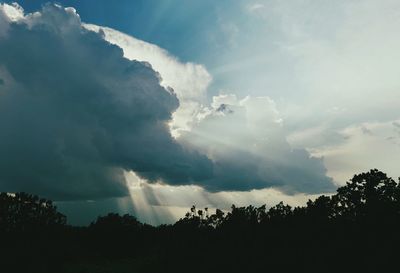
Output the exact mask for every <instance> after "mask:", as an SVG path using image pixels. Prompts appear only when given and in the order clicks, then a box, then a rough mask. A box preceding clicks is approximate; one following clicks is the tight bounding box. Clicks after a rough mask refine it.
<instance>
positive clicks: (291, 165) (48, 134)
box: [0, 5, 333, 200]
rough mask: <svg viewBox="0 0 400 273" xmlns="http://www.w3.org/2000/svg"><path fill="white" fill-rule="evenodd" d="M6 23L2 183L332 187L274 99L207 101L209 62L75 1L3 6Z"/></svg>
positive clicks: (91, 193)
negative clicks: (98, 21) (84, 12)
mask: <svg viewBox="0 0 400 273" xmlns="http://www.w3.org/2000/svg"><path fill="white" fill-rule="evenodd" d="M0 25H1V26H0V124H1V130H0V155H1V156H0V170H1V171H0V190H1V191H21V190H22V191H28V192H32V193H36V194H40V195H43V196H47V197H50V198H53V199H58V200H61V199H63V200H69V199H96V198H104V197H116V196H124V195H127V194H128V193H129V191H128V189H127V183H126V181H125V179H126V176H125V174H126V172H127V171H133V172H134V173H136V174H137V175H138V176H140V177H141V178H143V179H145V180H146V181H147V182H149V183H152V182H158V181H161V182H164V183H167V184H170V185H188V184H197V185H199V186H201V187H203V188H204V189H206V190H208V191H213V192H217V191H235V190H239V191H248V190H252V189H263V188H270V187H274V188H278V189H280V190H281V191H284V192H285V193H290V194H292V193H296V192H304V193H317V192H326V191H330V190H332V189H333V184H332V181H331V179H329V178H327V177H326V170H325V168H324V166H323V163H322V160H321V159H319V158H313V157H311V156H310V154H309V153H308V152H306V151H305V150H302V149H297V150H293V149H292V148H291V147H290V145H289V143H288V142H287V141H286V136H285V134H284V130H282V126H281V120H280V118H279V114H278V112H277V110H276V108H275V105H274V103H273V101H272V100H270V99H269V98H247V99H245V100H242V101H239V100H238V99H237V98H236V97H234V96H219V97H215V98H214V101H213V103H212V105H211V108H207V107H205V106H204V105H203V104H205V103H206V89H207V86H208V84H209V83H210V81H211V76H210V75H209V74H208V72H207V70H206V69H205V68H204V67H202V66H199V65H196V64H191V63H187V64H182V63H180V62H179V61H178V60H177V59H174V58H173V57H171V56H170V55H169V54H168V53H167V52H165V51H164V50H162V49H160V48H158V47H156V46H154V45H150V44H147V43H144V42H141V41H138V40H136V39H134V38H132V37H129V36H127V35H125V34H122V33H119V32H117V31H114V30H112V29H108V28H102V29H100V28H99V27H97V26H93V25H86V24H82V22H81V20H80V18H79V15H77V13H76V12H75V10H74V9H72V8H63V7H59V6H57V5H46V6H44V7H43V9H42V10H41V11H40V12H36V13H33V14H28V15H24V14H23V11H22V9H21V8H20V7H19V6H14V7H12V6H8V5H3V6H0ZM92 30H94V31H92ZM110 42H111V43H110ZM114 44H116V45H114ZM121 48H122V49H121ZM135 59H138V60H147V61H149V62H151V63H152V65H150V64H149V63H147V62H140V61H137V60H135ZM153 64H154V65H153ZM154 69H155V70H157V72H156V71H155V70H154ZM159 73H160V74H159ZM168 86H172V87H174V89H175V91H174V90H173V89H171V88H169V87H168ZM171 124H172V127H171ZM171 130H172V132H177V134H176V135H174V137H172V135H171Z"/></svg>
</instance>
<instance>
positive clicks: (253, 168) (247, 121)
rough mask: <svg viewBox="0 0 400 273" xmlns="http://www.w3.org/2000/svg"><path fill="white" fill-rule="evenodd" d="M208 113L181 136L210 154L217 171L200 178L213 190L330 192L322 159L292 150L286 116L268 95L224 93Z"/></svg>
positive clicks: (181, 138) (299, 150)
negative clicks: (242, 96) (237, 95)
mask: <svg viewBox="0 0 400 273" xmlns="http://www.w3.org/2000/svg"><path fill="white" fill-rule="evenodd" d="M211 106H212V107H211V109H209V112H208V113H205V114H204V117H203V119H201V120H200V121H199V122H197V123H195V125H194V127H193V128H192V130H191V131H188V132H186V133H184V134H183V135H182V136H181V137H180V141H181V142H183V143H185V145H187V146H190V147H195V149H196V150H199V151H202V152H203V153H205V154H207V155H208V156H209V158H211V159H212V160H213V163H214V176H213V177H212V178H210V179H207V180H205V181H203V182H202V185H203V187H205V188H206V189H207V190H209V191H221V190H240V191H243V190H245V191H247V190H252V189H262V188H270V187H273V188H278V189H280V190H281V191H283V192H285V193H288V194H293V193H297V192H305V193H321V192H329V191H332V190H333V189H334V188H335V187H334V184H333V183H332V179H330V178H329V177H327V176H326V168H325V167H324V164H323V162H322V159H321V158H318V157H312V156H311V155H310V154H309V153H308V152H307V151H306V150H304V149H293V148H292V147H291V146H290V144H289V143H288V142H287V140H286V136H285V134H284V129H283V125H282V120H281V118H280V115H279V113H278V111H277V109H276V106H275V103H274V101H272V100H271V99H270V98H268V97H246V98H245V99H243V100H238V99H237V97H236V96H235V95H220V96H216V97H214V99H213V103H212V105H211Z"/></svg>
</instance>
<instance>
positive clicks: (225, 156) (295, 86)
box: [0, 0, 400, 223]
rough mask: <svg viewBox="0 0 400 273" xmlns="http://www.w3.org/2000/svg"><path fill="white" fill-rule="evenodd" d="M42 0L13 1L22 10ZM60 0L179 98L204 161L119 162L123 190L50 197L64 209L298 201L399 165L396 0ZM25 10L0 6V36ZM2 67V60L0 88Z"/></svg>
mask: <svg viewBox="0 0 400 273" xmlns="http://www.w3.org/2000/svg"><path fill="white" fill-rule="evenodd" d="M7 2H8V3H9V1H7ZM42 2H43V3H44V2H47V1H20V2H19V4H20V5H21V7H22V8H23V9H24V12H25V14H28V13H30V12H34V11H38V10H40V9H41V5H42V4H43V3H42ZM58 2H60V4H61V5H63V6H66V7H68V6H72V7H74V9H75V10H76V13H77V14H79V16H80V20H81V21H82V22H84V24H83V26H84V27H85V28H86V29H89V30H91V31H94V32H96V33H97V32H100V33H101V35H103V37H104V39H105V40H106V41H108V42H110V43H112V44H114V45H117V46H118V47H120V48H122V50H123V54H124V56H125V58H127V59H130V60H139V61H146V62H148V63H150V65H151V66H152V67H153V69H154V70H155V71H157V72H158V73H159V74H160V76H161V78H162V81H161V85H162V86H163V87H165V88H169V87H171V88H172V89H173V90H174V93H175V94H176V96H177V98H178V99H179V107H178V108H177V110H176V111H175V112H174V113H173V119H172V120H171V121H170V122H169V129H170V130H171V134H172V135H173V137H174V139H175V141H176V142H177V143H178V144H179V145H181V146H182V147H184V149H188V150H190V151H196V152H198V153H200V154H201V155H204V156H206V157H207V158H208V159H209V160H210V162H212V164H214V172H213V176H212V177H209V178H207V179H204V180H201V181H193V183H178V182H177V183H175V184H174V183H166V182H165V181H162V179H161V180H160V179H158V181H157V183H149V181H146V180H145V178H144V177H143V176H142V177H138V176H136V175H135V174H134V173H133V172H132V171H135V169H134V168H133V167H132V168H130V167H125V166H124V167H123V168H124V169H125V170H126V172H125V175H126V176H127V181H128V188H129V195H130V196H129V197H121V198H114V199H105V200H94V201H91V202H88V201H87V200H79V201H74V202H72V201H68V202H60V203H59V205H60V208H61V209H64V210H65V211H67V212H68V213H70V214H71V215H72V214H73V213H72V212H73V211H76V208H77V207H79V209H80V210H81V211H84V212H82V214H81V215H79V216H76V217H75V218H73V217H74V216H72V220H71V221H73V222H74V221H75V222H76V223H83V222H85V221H88V220H91V219H88V218H89V217H92V215H96V216H97V214H98V213H99V212H103V211H107V210H119V211H124V212H127V211H134V212H135V213H136V214H137V215H138V216H139V218H140V219H142V220H144V221H148V222H151V223H160V222H164V221H174V220H176V218H179V217H180V216H183V214H184V211H186V210H187V208H189V207H190V206H191V205H192V204H197V205H198V206H207V207H212V208H215V207H220V208H223V209H227V208H228V207H229V206H230V205H231V204H232V203H235V204H237V205H246V204H255V205H260V204H264V203H267V204H268V205H273V204H275V203H277V202H279V201H281V200H283V201H285V202H288V203H289V204H292V205H296V204H302V203H304V202H305V201H306V200H307V199H308V198H313V197H314V196H315V195H316V194H320V193H329V192H331V191H332V190H334V188H335V186H337V185H342V184H343V183H345V181H346V180H348V179H349V178H351V176H352V175H353V174H355V173H359V172H362V171H367V170H369V169H371V168H378V169H380V170H382V171H384V172H387V173H388V175H390V176H393V177H398V176H400V170H399V169H398V167H397V162H399V161H400V112H399V109H400V77H399V76H398V72H399V71H400V51H399V50H398V49H399V48H400V35H399V29H400V2H399V1H396V0H381V1H375V0H365V1H357V0H339V1H328V0H322V1H312V0H306V1H304V0H301V1H300V0H294V1H279V0H264V1H263V0H258V1H245V0H239V1H227V0H222V1H214V0H213V1H211V0H206V1H184V2H182V1H178V0H168V1H152V0H151V1H144V0H143V1H140V0H135V1H119V2H118V5H116V4H115V3H112V4H110V1H105V0H101V1H58ZM178 2H179V3H178ZM21 12H22V10H21V8H20V7H18V6H15V7H14V8H13V7H12V6H9V5H3V6H2V13H4V14H6V15H5V16H6V17H4V16H3V17H2V16H0V38H1V37H3V38H2V39H7V35H10V34H9V33H8V32H10V30H9V29H10V26H9V24H10V22H9V21H11V20H13V21H18V20H22V21H23V20H26V22H28V24H35V20H36V19H35V18H34V16H30V17H29V18H25V19H21V18H24V17H23V16H24V13H23V12H22V13H21ZM76 13H75V11H73V10H72V9H70V10H69V14H70V15H69V16H71V18H75V17H74V16H77V15H76ZM4 18H5V19H4ZM7 18H8V19H7ZM60 20H61V19H60ZM32 22H33V23H32ZM4 37H5V38H4ZM0 43H1V41H0ZM0 61H1V56H0ZM12 78H13V77H12V75H11V73H9V71H8V70H7V67H6V66H5V65H2V64H1V63H0V80H1V81H0V88H2V86H3V85H4V84H3V82H6V83H7V82H9V81H11V80H10V79H12ZM14 78H15V77H14ZM4 88H6V87H4ZM7 88H9V87H7ZM10 88H11V87H10ZM5 90H6V89H5ZM0 94H1V89H0ZM0 148H1V147H0ZM0 164H1V163H0ZM152 182H155V181H152ZM191 184H194V185H191ZM0 185H1V178H0ZM0 190H1V188H0ZM77 204H79V205H77ZM95 204H96V205H95ZM82 215H84V216H82Z"/></svg>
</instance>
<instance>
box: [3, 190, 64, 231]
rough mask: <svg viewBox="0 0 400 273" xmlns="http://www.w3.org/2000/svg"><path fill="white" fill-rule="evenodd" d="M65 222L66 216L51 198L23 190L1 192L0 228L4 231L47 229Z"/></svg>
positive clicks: (62, 224)
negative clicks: (59, 210)
mask: <svg viewBox="0 0 400 273" xmlns="http://www.w3.org/2000/svg"><path fill="white" fill-rule="evenodd" d="M65 224H66V217H65V216H64V215H63V214H61V213H59V212H58V211H57V207H56V206H55V205H53V203H52V201H50V200H47V199H44V198H39V197H38V196H36V195H31V194H27V193H23V192H19V193H15V194H10V193H5V192H2V193H0V230H2V231H3V232H9V231H13V232H18V231H21V232H22V231H33V230H45V229H48V228H54V227H59V226H64V225H65Z"/></svg>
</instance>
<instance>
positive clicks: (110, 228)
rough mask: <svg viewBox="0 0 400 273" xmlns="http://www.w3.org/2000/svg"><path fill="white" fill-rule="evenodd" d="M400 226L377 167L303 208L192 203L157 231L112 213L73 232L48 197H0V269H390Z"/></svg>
mask: <svg viewBox="0 0 400 273" xmlns="http://www.w3.org/2000/svg"><path fill="white" fill-rule="evenodd" d="M399 228H400V184H399V182H396V181H395V180H393V179H392V178H390V177H388V176H387V175H386V174H385V173H383V172H381V171H379V170H376V169H374V170H371V171H369V172H366V173H361V174H357V175H355V176H354V177H353V178H352V179H351V180H350V181H349V182H347V183H346V185H344V186H342V187H340V188H338V189H337V192H336V193H335V194H333V195H329V196H327V195H321V196H319V197H318V198H316V199H315V200H309V201H308V202H307V204H306V205H305V206H298V207H291V206H289V205H287V204H284V203H282V202H280V203H279V204H277V205H275V206H273V207H271V208H267V207H266V206H265V205H263V206H260V207H255V206H246V207H237V206H235V205H232V207H231V210H230V211H229V212H224V211H222V210H219V209H217V210H216V211H215V213H210V211H209V210H208V209H207V208H204V209H203V208H202V209H198V208H196V206H193V207H191V208H190V209H189V211H188V213H186V215H185V216H184V217H183V218H181V219H179V220H178V221H177V222H176V223H174V224H171V225H160V226H157V227H154V226H151V225H147V224H143V223H141V222H139V221H138V220H137V219H136V218H135V217H134V216H132V215H119V214H115V213H110V214H108V215H105V216H100V217H98V218H97V219H96V220H95V221H94V222H92V223H91V224H90V225H89V226H87V227H73V226H70V225H67V221H66V217H65V216H64V215H62V214H61V213H59V212H58V211H57V208H56V206H55V205H54V204H53V203H52V202H51V201H49V200H46V199H41V198H39V197H37V196H34V195H30V194H26V193H15V194H10V193H1V194H0V242H1V244H0V257H1V259H3V262H2V265H0V266H2V267H3V268H4V269H5V271H2V270H0V271H1V272H17V271H19V272H93V273H95V272H116V273H118V272H121V273H123V272H294V271H297V272H350V271H353V272H371V271H375V272H396V271H398V270H399V264H398V263H397V257H398V255H399V253H400V251H399V247H400V229H399ZM396 268H397V270H396ZM393 270H395V271H393Z"/></svg>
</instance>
